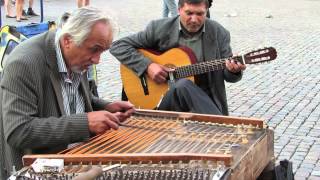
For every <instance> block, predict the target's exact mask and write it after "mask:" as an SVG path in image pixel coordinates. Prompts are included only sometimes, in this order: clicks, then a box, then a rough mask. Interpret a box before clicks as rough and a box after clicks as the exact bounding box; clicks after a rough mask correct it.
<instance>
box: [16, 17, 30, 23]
mask: <svg viewBox="0 0 320 180" xmlns="http://www.w3.org/2000/svg"><path fill="white" fill-rule="evenodd" d="M22 20H28V18H27V17H25V16H21V17H20V19H16V21H17V22H21V21H22Z"/></svg>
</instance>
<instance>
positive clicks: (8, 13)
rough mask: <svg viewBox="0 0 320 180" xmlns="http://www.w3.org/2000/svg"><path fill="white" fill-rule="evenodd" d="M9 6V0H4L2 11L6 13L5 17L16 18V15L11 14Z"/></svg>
mask: <svg viewBox="0 0 320 180" xmlns="http://www.w3.org/2000/svg"><path fill="white" fill-rule="evenodd" d="M11 6H12V4H11V1H10V0H4V11H5V13H6V18H16V16H15V15H13V11H12V7H11Z"/></svg>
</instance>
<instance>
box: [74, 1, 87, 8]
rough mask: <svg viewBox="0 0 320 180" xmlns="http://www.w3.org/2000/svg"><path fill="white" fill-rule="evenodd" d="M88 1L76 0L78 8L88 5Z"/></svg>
mask: <svg viewBox="0 0 320 180" xmlns="http://www.w3.org/2000/svg"><path fill="white" fill-rule="evenodd" d="M89 3H90V1H89V0H77V4H78V8H81V7H83V6H88V5H89Z"/></svg>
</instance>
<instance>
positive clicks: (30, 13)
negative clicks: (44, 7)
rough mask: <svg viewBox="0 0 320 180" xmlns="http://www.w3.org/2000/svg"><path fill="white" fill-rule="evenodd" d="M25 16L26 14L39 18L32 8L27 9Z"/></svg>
mask: <svg viewBox="0 0 320 180" xmlns="http://www.w3.org/2000/svg"><path fill="white" fill-rule="evenodd" d="M27 14H28V15H29V16H39V15H38V14H36V13H35V12H34V11H33V9H32V8H28V12H27Z"/></svg>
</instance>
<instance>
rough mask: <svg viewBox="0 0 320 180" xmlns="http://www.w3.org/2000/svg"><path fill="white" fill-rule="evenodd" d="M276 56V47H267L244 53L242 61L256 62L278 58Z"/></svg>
mask: <svg viewBox="0 0 320 180" xmlns="http://www.w3.org/2000/svg"><path fill="white" fill-rule="evenodd" d="M276 57H277V51H276V49H275V48H273V47H267V48H262V49H258V50H255V51H251V52H249V53H247V54H245V55H243V59H242V61H244V62H245V64H256V63H262V62H267V61H272V60H274V59H276Z"/></svg>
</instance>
